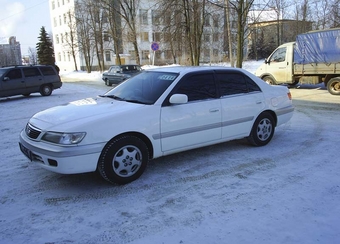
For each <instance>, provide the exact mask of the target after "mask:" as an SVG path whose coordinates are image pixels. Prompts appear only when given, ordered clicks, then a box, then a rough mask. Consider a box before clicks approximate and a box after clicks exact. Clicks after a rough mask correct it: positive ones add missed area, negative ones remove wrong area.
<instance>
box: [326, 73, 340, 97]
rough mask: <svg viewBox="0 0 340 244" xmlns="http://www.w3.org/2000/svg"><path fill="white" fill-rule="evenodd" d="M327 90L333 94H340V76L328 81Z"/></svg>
mask: <svg viewBox="0 0 340 244" xmlns="http://www.w3.org/2000/svg"><path fill="white" fill-rule="evenodd" d="M327 90H328V92H329V93H330V94H332V95H340V78H339V77H336V78H333V79H331V80H330V81H328V83H327Z"/></svg>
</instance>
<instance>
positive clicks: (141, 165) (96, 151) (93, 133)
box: [19, 66, 294, 184]
mask: <svg viewBox="0 0 340 244" xmlns="http://www.w3.org/2000/svg"><path fill="white" fill-rule="evenodd" d="M293 111H294V107H293V105H292V100H291V94H290V92H289V90H288V88H287V87H283V86H270V85H268V84H266V83H265V82H263V81H262V80H261V79H259V78H257V77H256V76H255V75H253V74H251V73H249V72H247V71H245V70H242V69H235V68H226V67H183V66H176V67H168V68H159V69H153V70H146V71H143V72H142V73H141V74H139V75H137V76H135V77H132V78H131V79H129V80H126V81H125V82H123V83H121V84H120V85H119V86H117V87H115V88H113V89H112V90H110V91H108V92H107V93H106V94H104V95H101V96H98V97H95V98H88V99H83V100H79V101H75V102H71V103H68V104H65V105H60V106H57V107H53V108H50V109H47V110H45V111H42V112H39V113H37V114H35V115H34V116H33V117H32V118H31V119H30V120H29V121H28V123H27V125H26V128H25V129H24V130H23V131H22V132H21V134H20V143H19V145H20V149H21V151H22V152H23V154H25V155H26V156H27V157H28V158H29V159H30V160H31V161H33V162H37V163H38V164H39V165H40V166H41V167H43V168H45V169H47V170H50V171H53V172H57V173H62V174H74V173H84V172H92V171H96V170H97V171H98V172H99V173H100V175H101V176H102V177H103V178H104V179H105V180H107V181H109V182H111V183H117V184H126V183H129V182H131V181H134V180H136V179H137V178H138V177H140V176H141V175H142V173H143V171H144V170H145V168H146V166H147V163H148V161H149V160H150V159H153V158H158V157H161V156H165V155H169V154H172V153H177V152H181V151H185V150H189V149H193V148H198V147H203V146H208V145H212V144H216V143H221V142H225V141H229V140H234V139H240V138H247V139H248V141H249V142H250V143H251V144H253V145H255V146H264V145H266V144H267V143H268V142H270V140H271V139H272V137H273V135H274V130H275V127H276V126H279V125H281V124H283V123H286V122H287V121H289V120H290V119H291V117H292V115H293Z"/></svg>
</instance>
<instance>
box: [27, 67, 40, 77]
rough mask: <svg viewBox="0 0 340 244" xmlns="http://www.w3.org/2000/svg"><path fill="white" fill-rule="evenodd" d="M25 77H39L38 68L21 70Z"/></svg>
mask: <svg viewBox="0 0 340 244" xmlns="http://www.w3.org/2000/svg"><path fill="white" fill-rule="evenodd" d="M23 71H24V75H25V77H34V76H40V75H41V74H40V72H39V70H38V68H33V67H32V68H23Z"/></svg>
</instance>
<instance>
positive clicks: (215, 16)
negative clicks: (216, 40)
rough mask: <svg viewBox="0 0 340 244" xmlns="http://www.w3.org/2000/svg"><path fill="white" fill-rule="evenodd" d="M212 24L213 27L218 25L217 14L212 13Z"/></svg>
mask: <svg viewBox="0 0 340 244" xmlns="http://www.w3.org/2000/svg"><path fill="white" fill-rule="evenodd" d="M213 25H214V27H218V26H219V25H218V15H214V17H213Z"/></svg>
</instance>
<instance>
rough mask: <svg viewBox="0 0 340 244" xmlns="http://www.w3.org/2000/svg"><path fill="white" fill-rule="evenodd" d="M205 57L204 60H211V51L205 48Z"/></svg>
mask: <svg viewBox="0 0 340 244" xmlns="http://www.w3.org/2000/svg"><path fill="white" fill-rule="evenodd" d="M203 56H204V59H206V60H207V59H208V60H209V59H210V49H207V48H205V49H204V50H203Z"/></svg>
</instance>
